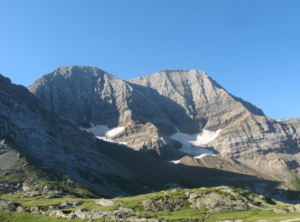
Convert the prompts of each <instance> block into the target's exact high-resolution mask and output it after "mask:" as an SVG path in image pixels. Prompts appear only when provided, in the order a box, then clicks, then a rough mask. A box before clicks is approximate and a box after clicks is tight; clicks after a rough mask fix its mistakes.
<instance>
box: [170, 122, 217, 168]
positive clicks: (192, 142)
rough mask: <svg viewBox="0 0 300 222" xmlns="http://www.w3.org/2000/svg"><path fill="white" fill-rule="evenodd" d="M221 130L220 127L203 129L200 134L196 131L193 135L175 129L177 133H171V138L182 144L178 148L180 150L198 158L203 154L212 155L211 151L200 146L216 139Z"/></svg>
mask: <svg viewBox="0 0 300 222" xmlns="http://www.w3.org/2000/svg"><path fill="white" fill-rule="evenodd" d="M176 129H177V127H176ZM221 131H222V130H221V129H219V130H217V131H215V132H214V131H209V130H203V131H202V133H201V134H197V133H196V134H194V135H189V134H185V133H181V132H179V130H178V129H177V133H175V134H173V135H172V136H171V138H172V139H174V140H177V141H179V142H180V143H181V144H182V147H181V148H180V150H181V151H182V152H185V153H188V154H192V155H194V156H195V158H197V159H200V158H202V157H203V156H205V155H204V154H206V155H213V152H212V151H210V150H208V149H205V148H202V147H200V146H201V145H206V144H208V143H209V142H211V141H213V140H214V139H216V138H217V137H218V135H219V134H220V132H221ZM173 162H174V161H173ZM174 163H175V162H174Z"/></svg>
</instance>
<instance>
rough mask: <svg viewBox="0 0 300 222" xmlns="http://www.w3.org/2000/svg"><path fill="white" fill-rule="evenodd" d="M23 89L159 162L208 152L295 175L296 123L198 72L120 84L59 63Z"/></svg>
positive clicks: (270, 172)
mask: <svg viewBox="0 0 300 222" xmlns="http://www.w3.org/2000/svg"><path fill="white" fill-rule="evenodd" d="M28 89H29V90H30V91H31V92H32V93H34V94H35V95H36V96H37V97H39V98H40V99H41V100H43V101H44V103H45V104H46V106H47V109H48V110H51V111H54V112H56V113H58V114H59V115H61V116H63V117H65V118H69V119H71V120H72V121H75V122H76V123H77V124H79V125H81V126H82V127H85V128H89V130H90V131H91V132H93V133H94V134H95V136H98V138H101V139H104V140H107V141H111V142H118V143H123V144H126V145H127V146H128V147H131V148H133V149H135V150H140V151H144V152H148V153H151V154H152V155H154V156H158V157H160V158H161V159H163V160H173V162H174V163H179V162H180V159H181V158H183V157H184V156H186V155H188V156H190V157H194V158H196V159H198V160H199V161H200V159H201V158H202V157H203V156H205V155H213V154H215V155H217V156H218V157H219V158H222V159H223V160H225V159H226V158H229V159H234V160H237V161H238V162H239V164H241V165H242V166H245V167H247V168H250V169H252V170H254V171H256V172H260V173H263V174H265V176H266V177H270V176H271V177H272V178H273V179H274V180H278V181H289V180H291V179H292V178H294V177H296V178H298V177H299V176H300V175H299V174H298V171H299V170H300V168H299V163H300V155H299V144H300V142H299V141H300V140H299V138H300V133H299V132H300V130H299V129H300V127H299V124H295V123H294V124H290V123H286V122H278V121H276V120H273V119H271V118H268V117H267V116H265V115H264V113H263V111H262V110H261V109H259V108H257V107H255V106H254V105H252V104H251V103H249V102H246V101H244V100H242V99H240V98H238V97H235V96H233V95H231V94H230V93H228V92H227V91H226V90H225V89H224V88H223V87H221V86H220V85H219V84H218V83H217V82H216V81H214V80H213V79H212V78H211V77H209V76H208V75H206V74H205V72H203V71H197V70H163V71H160V72H158V73H155V74H152V75H148V76H144V77H139V78H136V79H132V80H129V81H123V80H120V79H118V78H116V77H114V76H113V75H111V74H108V73H106V72H104V71H102V70H100V69H97V68H94V67H80V66H67V67H61V68H58V69H56V70H55V71H54V72H52V73H50V74H47V75H45V76H43V77H42V78H40V79H38V80H37V81H36V82H35V83H34V84H33V85H31V86H29V87H28ZM90 124H92V125H90ZM199 161H198V162H199ZM181 162H182V161H181ZM196 162H197V161H196ZM200 162H201V161H200ZM193 164H194V163H193ZM200 165H201V164H200ZM225 165H226V164H225ZM218 168H219V169H222V166H219V167H218Z"/></svg>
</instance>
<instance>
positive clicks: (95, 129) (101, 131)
mask: <svg viewBox="0 0 300 222" xmlns="http://www.w3.org/2000/svg"><path fill="white" fill-rule="evenodd" d="M91 125H92V127H91V128H89V130H90V131H91V132H92V133H93V134H94V136H95V137H96V138H98V139H101V140H104V141H106V142H109V143H118V144H121V145H127V143H125V142H117V141H115V140H113V139H111V138H112V137H114V136H116V135H118V134H119V133H120V132H122V131H123V130H124V129H125V127H123V126H120V127H116V128H112V129H110V128H108V127H107V126H103V125H96V126H94V124H93V123H91ZM81 129H82V128H81Z"/></svg>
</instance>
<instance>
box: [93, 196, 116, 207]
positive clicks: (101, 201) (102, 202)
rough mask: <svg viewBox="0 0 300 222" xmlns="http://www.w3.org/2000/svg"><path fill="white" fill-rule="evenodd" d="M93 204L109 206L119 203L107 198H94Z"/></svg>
mask: <svg viewBox="0 0 300 222" xmlns="http://www.w3.org/2000/svg"><path fill="white" fill-rule="evenodd" d="M93 203H94V204H97V205H100V206H104V207H110V206H120V205H121V204H120V203H118V202H115V201H112V200H108V199H104V198H102V199H99V200H95V201H93Z"/></svg>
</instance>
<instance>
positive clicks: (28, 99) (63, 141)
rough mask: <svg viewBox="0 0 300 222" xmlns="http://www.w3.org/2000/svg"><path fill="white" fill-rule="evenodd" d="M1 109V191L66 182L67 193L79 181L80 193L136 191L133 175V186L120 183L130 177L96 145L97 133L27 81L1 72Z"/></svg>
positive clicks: (113, 193)
mask: <svg viewBox="0 0 300 222" xmlns="http://www.w3.org/2000/svg"><path fill="white" fill-rule="evenodd" d="M0 110H1V112H0V125H1V127H0V160H1V161H0V188H1V189H0V190H1V192H2V193H7V192H21V191H28V192H29V191H36V190H39V191H41V190H48V189H50V187H51V189H52V190H50V191H51V192H52V191H55V190H56V189H61V188H62V187H64V188H66V189H67V191H68V193H70V189H69V188H68V187H74V188H75V187H80V185H78V184H83V185H84V186H83V187H86V188H83V189H82V191H80V193H82V192H85V193H88V192H86V191H84V190H88V189H90V190H93V192H94V193H98V194H99V193H100V194H102V195H105V196H114V195H116V194H120V195H128V193H130V192H133V193H134V192H140V191H138V189H137V188H136V187H135V186H136V185H135V182H134V181H132V184H133V186H132V190H131V188H130V187H129V188H127V190H126V191H125V190H124V189H122V188H121V186H122V183H123V182H124V181H126V180H128V179H129V180H130V179H131V178H130V175H129V173H127V171H126V169H123V168H124V167H122V166H119V164H118V163H116V162H114V161H113V160H110V159H109V158H107V157H104V156H103V155H102V154H101V153H99V152H98V151H97V150H96V149H97V145H96V138H95V137H94V136H93V135H92V134H91V133H88V132H86V131H84V130H81V129H80V128H79V127H78V125H77V124H75V123H73V122H71V121H69V120H67V119H65V118H63V117H60V116H59V115H57V114H55V113H54V112H50V111H48V110H47V109H46V108H45V106H44V103H43V102H42V101H41V100H40V99H38V98H37V97H36V96H35V95H33V94H32V93H30V92H29V91H28V90H27V89H26V88H25V87H23V86H19V85H14V84H12V83H11V81H10V80H9V79H8V78H5V77H3V76H2V75H0ZM118 169H123V170H120V172H119V171H118ZM120 176H122V179H120ZM63 178H64V179H63ZM53 181H56V182H54V183H53ZM122 181H123V182H122ZM41 184H43V187H41ZM59 187H60V188H59ZM78 189H79V188H78ZM72 192H75V190H74V189H73V191H72Z"/></svg>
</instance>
